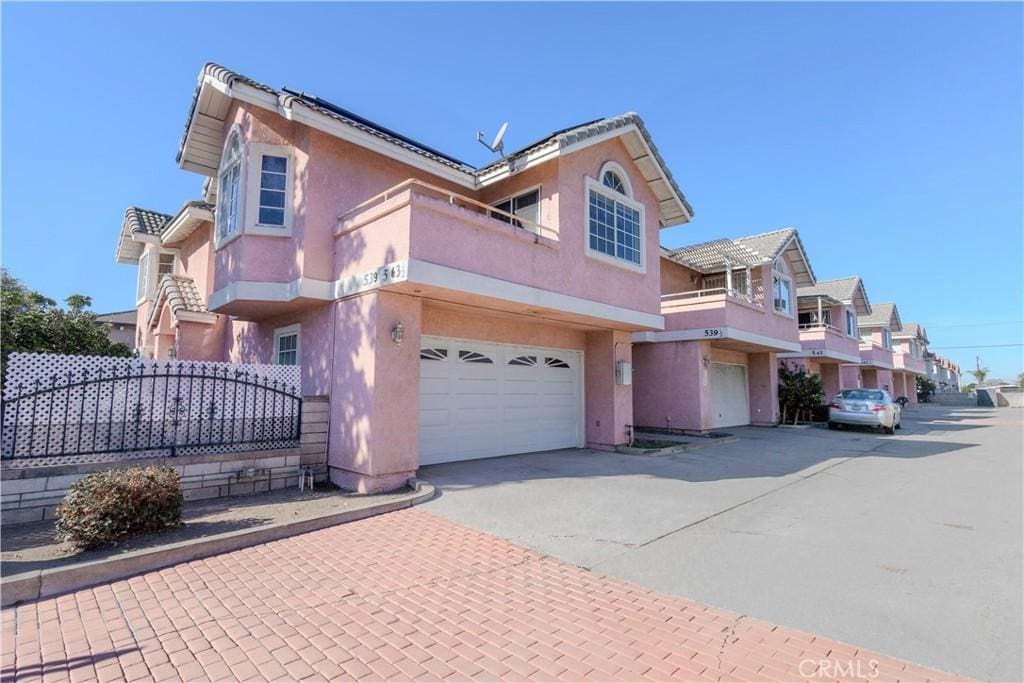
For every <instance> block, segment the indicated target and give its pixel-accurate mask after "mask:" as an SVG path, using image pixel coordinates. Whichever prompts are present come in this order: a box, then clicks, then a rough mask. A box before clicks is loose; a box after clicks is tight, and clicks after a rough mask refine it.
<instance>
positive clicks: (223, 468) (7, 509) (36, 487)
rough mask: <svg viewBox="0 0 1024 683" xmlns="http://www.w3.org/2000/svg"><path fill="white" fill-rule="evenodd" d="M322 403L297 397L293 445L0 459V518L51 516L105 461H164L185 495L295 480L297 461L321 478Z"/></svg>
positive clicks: (242, 491) (234, 492) (265, 487)
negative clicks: (94, 458) (33, 461)
mask: <svg viewBox="0 0 1024 683" xmlns="http://www.w3.org/2000/svg"><path fill="white" fill-rule="evenodd" d="M328 405H329V404H328V401H327V397H326V396H311V397H306V398H304V399H303V403H302V429H301V438H300V441H299V446H297V447H291V448H277V449H271V450H259V451H245V452H238V453H221V454H213V455H182V456H178V457H175V458H169V457H160V458H139V459H134V460H131V461H130V462H127V461H120V462H116V463H109V462H104V463H83V464H79V465H58V466H52V467H18V468H11V467H9V466H8V463H4V466H3V467H2V469H0V479H2V481H0V507H2V512H0V522H2V524H3V525H4V526H6V525H9V524H24V523H27V522H38V521H40V520H43V519H51V518H52V517H53V515H54V512H55V511H56V509H57V505H58V504H59V503H60V501H61V499H63V498H64V494H65V493H66V492H67V489H68V487H69V486H71V484H73V483H74V482H75V481H77V480H79V479H81V478H82V477H84V476H85V475H86V474H89V473H90V472H97V471H100V470H105V469H109V468H111V467H127V466H144V465H153V464H162V465H170V466H171V467H173V468H174V469H176V470H177V471H178V472H180V473H181V485H182V489H183V490H184V494H185V500H203V499H206V498H220V497H225V496H244V495H251V494H254V493H262V492H264V491H269V490H275V489H281V488H286V487H289V486H298V470H299V466H300V465H308V466H309V467H312V468H313V471H314V475H315V478H316V480H317V481H327V410H328Z"/></svg>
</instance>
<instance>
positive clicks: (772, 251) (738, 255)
mask: <svg viewBox="0 0 1024 683" xmlns="http://www.w3.org/2000/svg"><path fill="white" fill-rule="evenodd" d="M783 254H785V257H786V260H787V261H788V262H789V263H790V265H791V266H792V268H793V274H794V276H795V278H796V280H797V285H800V284H813V283H814V271H813V270H812V269H811V264H810V262H809V261H808V260H807V256H806V253H805V252H804V248H803V244H802V243H801V242H800V235H799V234H798V233H797V231H796V229H795V228H785V229H783V230H774V231H772V232H765V233H761V234H759V235H750V236H748V237H738V238H736V239H717V240H711V241H710V242H702V243H700V244H692V245H688V246H685V247H680V248H678V249H674V250H673V249H669V250H665V249H663V250H662V256H663V257H665V258H667V259H669V260H672V261H675V262H676V263H679V264H681V265H684V266H686V267H687V268H690V269H692V270H696V271H697V272H699V273H705V274H707V273H714V272H718V271H721V270H723V269H725V268H726V267H727V266H732V267H736V266H746V267H753V266H759V265H763V264H765V263H771V262H772V261H774V260H775V259H777V258H778V257H779V256H781V255H783Z"/></svg>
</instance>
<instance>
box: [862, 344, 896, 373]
mask: <svg viewBox="0 0 1024 683" xmlns="http://www.w3.org/2000/svg"><path fill="white" fill-rule="evenodd" d="M860 364H861V365H864V366H868V367H875V368H883V369H886V370H891V369H892V351H890V350H889V349H887V348H885V347H884V346H881V345H879V344H875V343H874V342H866V341H861V342H860Z"/></svg>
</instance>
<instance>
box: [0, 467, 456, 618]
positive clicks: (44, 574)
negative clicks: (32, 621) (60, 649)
mask: <svg viewBox="0 0 1024 683" xmlns="http://www.w3.org/2000/svg"><path fill="white" fill-rule="evenodd" d="M410 485H412V486H414V490H413V491H412V492H410V493H409V495H408V496H407V497H405V498H402V499H399V500H392V501H389V502H387V503H381V504H380V505H373V506H370V507H366V508H361V509H358V510H344V511H341V512H327V513H324V514H320V515H316V516H313V517H305V518H303V519H297V520H293V521H288V522H277V523H275V524H268V525H266V526H261V527H257V528H255V529H243V530H241V531H229V532H227V533H223V534H217V535H216V536H208V537H206V538H199V539H195V540H191V541H182V542H180V543H172V544H170V545H165V546H161V547H158V548H146V549H144V550H135V551H132V552H128V553H125V554H124V555H119V556H117V557H111V558H106V559H103V560H95V561H93V562H83V563H81V564H78V565H71V566H68V567H58V568H54V569H37V570H35V571H31V572H25V573H24V574H15V575H14V576H10V577H7V578H5V579H3V580H2V581H0V607H10V606H12V605H16V604H18V603H21V602H26V601H30V600H38V599H39V598H46V597H50V596H53V595H59V594H61V593H66V592H69V591H73V590H78V589H79V588H85V587H87V586H92V585H95V584H98V583H104V582H106V581H113V580H115V579H123V578H125V577H128V576H133V575H135V574H139V573H142V572H146V571H150V570H153V569H160V568H162V567H167V566H170V565H173V564H179V563H181V562H188V561H190V560H198V559H202V558H204V557H209V556H211V555H217V554H219V553H225V552H229V551H231V550H238V549H240V548H246V547H249V546H253V545H261V544H263V543H267V542H269V541H276V540H278V539H281V538H285V537H287V536H294V535H296V534H303V533H306V532H308V531H316V530H318V529H323V528H325V527H329V526H334V525H336V524H345V523H346V522H354V521H356V520H360V519H366V518H367V517H374V516H376V515H382V514H384V513H386V512H395V511H396V510H404V509H406V508H410V507H412V506H414V505H419V504H420V503H425V502H426V501H428V500H430V499H431V498H433V497H434V495H435V493H436V490H435V488H434V486H433V485H431V484H428V483H426V482H423V481H410Z"/></svg>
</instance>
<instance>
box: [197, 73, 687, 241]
mask: <svg viewBox="0 0 1024 683" xmlns="http://www.w3.org/2000/svg"><path fill="white" fill-rule="evenodd" d="M232 99H238V100H240V101H243V102H246V103H249V104H253V105H256V106H260V107H263V108H265V109H268V110H270V111H273V112H275V113H277V114H279V115H281V116H284V117H286V118H288V119H290V120H294V121H297V122H299V123H302V124H304V125H308V126H312V127H314V128H317V129H319V130H322V131H324V132H326V133H328V134H330V135H334V136H336V137H339V138H342V139H345V140H348V141H350V142H352V143H354V144H357V145H360V146H362V147H366V148H368V149H371V150H373V151H375V152H378V153H380V154H383V155H385V156H389V157H391V158H394V159H397V160H399V161H401V162H403V163H406V164H409V165H412V166H415V167H417V168H420V169H422V170H425V171H427V172H429V173H432V174H434V175H436V176H438V177H441V178H444V179H447V180H449V181H452V182H454V183H457V184H458V185H461V186H463V187H467V188H470V189H474V190H476V189H479V188H481V187H484V186H486V185H488V184H490V183H492V182H496V181H497V180H500V179H501V178H503V177H505V176H506V175H507V174H509V173H512V172H518V171H521V170H523V169H524V168H526V167H527V166H529V165H531V164H534V163H540V162H542V161H546V160H548V159H549V158H551V157H552V156H553V155H559V154H566V153H568V152H570V151H575V150H577V149H582V148H584V147H585V146H587V145H589V144H592V143H594V142H600V141H602V140H604V139H608V138H611V137H618V136H622V140H623V143H624V144H625V146H626V149H627V150H628V151H629V153H630V156H631V157H632V158H633V161H634V163H636V165H637V167H638V168H639V169H640V172H641V173H642V175H643V176H644V179H645V180H646V181H647V184H648V186H649V187H650V189H651V191H652V193H653V194H654V195H655V197H656V198H657V200H658V203H659V219H660V221H661V224H662V226H669V225H677V224H680V223H686V222H688V221H689V220H690V218H691V217H692V216H693V209H692V207H691V206H690V205H689V203H688V202H687V201H686V199H685V198H684V197H683V193H682V191H681V190H680V189H679V186H678V185H677V184H676V182H675V180H674V179H673V177H672V174H671V173H670V172H669V171H668V168H667V167H666V166H665V162H664V160H663V159H662V157H661V155H660V154H659V153H658V150H657V148H656V147H655V146H654V142H653V140H652V139H651V136H650V133H649V132H648V131H647V128H646V127H645V126H644V123H643V120H642V119H641V118H640V117H639V116H638V115H637V114H635V113H632V112H630V113H627V114H623V115H621V116H615V117H611V118H604V119H598V120H595V121H590V122H588V123H585V124H582V125H579V126H574V127H572V128H566V129H563V130H560V131H556V132H555V133H553V134H552V135H550V136H548V137H546V138H544V139H542V140H539V141H538V142H536V143H534V144H532V145H529V146H527V147H526V148H524V149H522V150H519V151H518V152H515V153H513V154H512V155H510V156H508V157H506V158H504V159H501V160H499V161H496V162H493V163H490V164H487V165H486V166H484V167H482V168H479V169H476V168H473V167H472V166H470V165H469V164H467V163H465V162H462V161H459V160H458V159H456V158H454V157H452V156H450V155H447V154H444V153H443V152H440V151H438V150H436V149H434V148H432V147H428V146H427V145H424V144H422V143H419V142H417V141H415V140H413V139H411V138H409V137H406V136H404V135H402V134H400V133H397V132H395V131H393V130H391V129H388V128H385V127H384V126H381V125H380V124H377V123H374V122H373V121H370V120H369V119H366V118H364V117H362V116H359V115H358V114H354V113H353V112H350V111H348V110H346V109H343V108H342V107H339V106H337V105H335V104H332V103H330V102H328V101H326V100H323V99H321V98H319V97H316V96H315V95H310V94H307V93H304V92H300V91H296V90H292V89H289V88H282V89H281V90H277V89H275V88H272V87H270V86H268V85H264V84H262V83H258V82H257V81H254V80H252V79H251V78H248V77H246V76H243V75H241V74H238V73H236V72H234V71H231V70H229V69H226V68H224V67H223V66H220V65H218V64H213V63H208V64H206V65H204V66H203V68H202V69H201V70H200V72H199V79H198V83H197V85H196V89H195V91H194V93H193V96H192V104H191V106H190V107H189V113H188V117H187V119H186V122H185V131H184V133H183V134H182V137H181V141H180V143H179V145H178V155H177V161H178V164H179V165H180V166H181V167H182V168H184V169H186V170H190V171H195V172H197V173H200V174H203V175H206V176H212V175H216V173H217V167H218V165H219V161H220V155H221V150H222V148H223V144H224V123H225V118H226V116H227V113H228V110H229V109H230V103H231V100H232Z"/></svg>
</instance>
